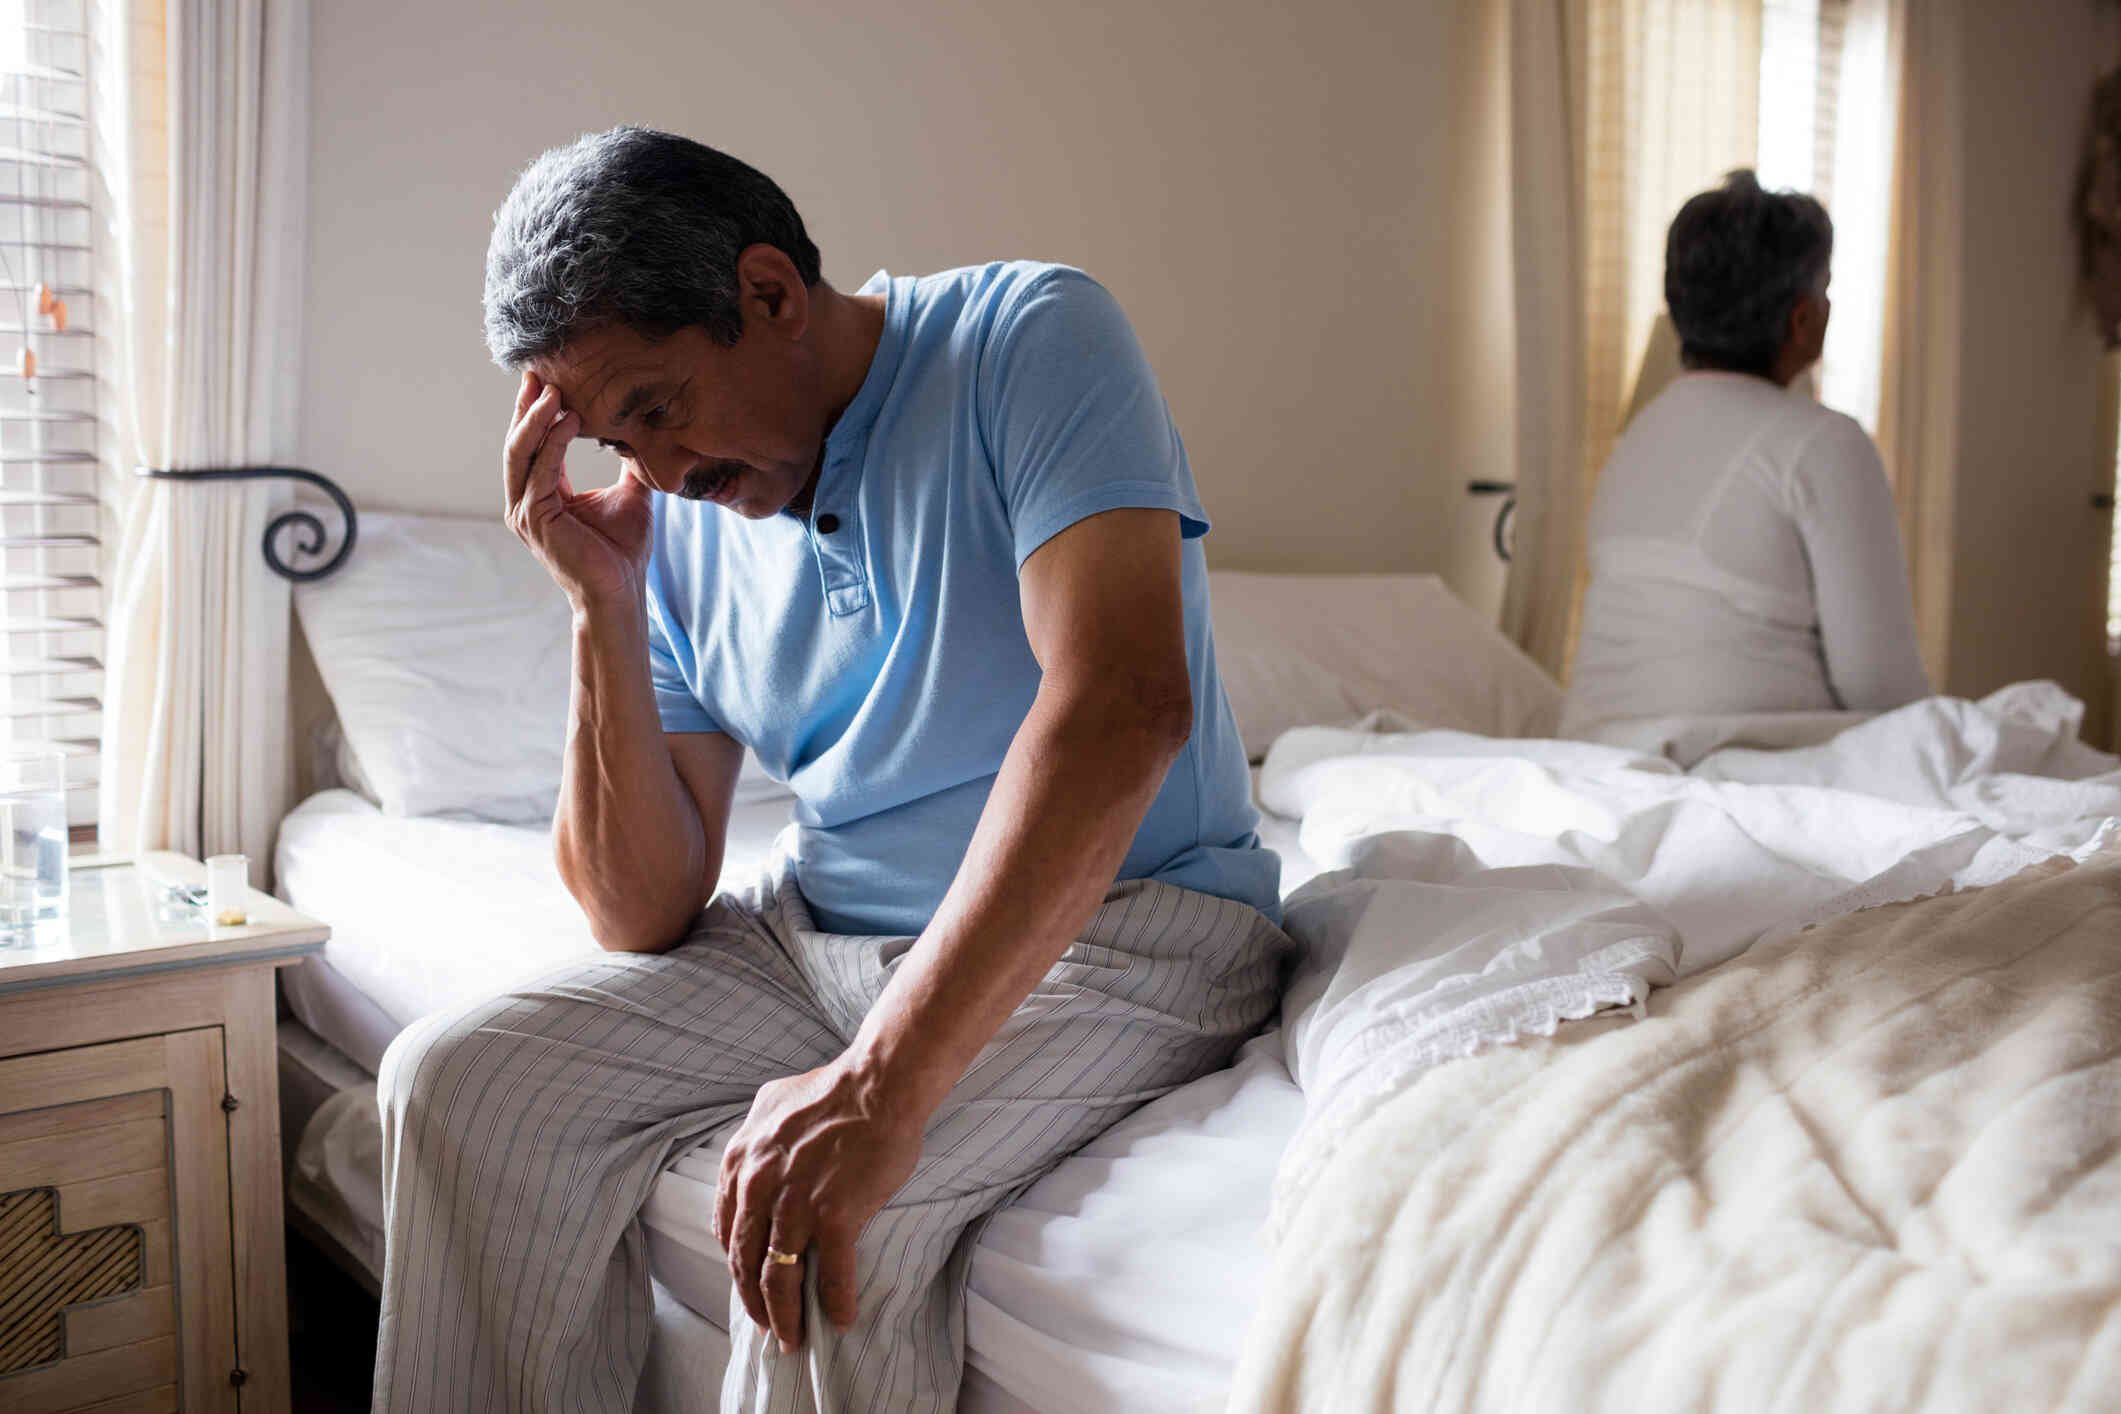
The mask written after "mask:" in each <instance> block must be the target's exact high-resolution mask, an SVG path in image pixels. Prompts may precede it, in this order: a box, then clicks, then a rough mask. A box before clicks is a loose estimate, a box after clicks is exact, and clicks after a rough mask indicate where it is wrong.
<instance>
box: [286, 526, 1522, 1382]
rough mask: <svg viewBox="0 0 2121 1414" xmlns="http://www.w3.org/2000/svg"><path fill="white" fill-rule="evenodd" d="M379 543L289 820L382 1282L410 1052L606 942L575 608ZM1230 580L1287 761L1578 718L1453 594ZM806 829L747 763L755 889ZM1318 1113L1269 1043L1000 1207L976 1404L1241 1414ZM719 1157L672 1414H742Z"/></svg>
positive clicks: (677, 1225) (1287, 887)
mask: <svg viewBox="0 0 2121 1414" xmlns="http://www.w3.org/2000/svg"><path fill="white" fill-rule="evenodd" d="M362 532H363V535H362V546H361V552H360V554H359V555H358V556H357V557H356V558H355V559H354V560H353V561H352V562H351V563H350V564H349V565H348V566H347V568H346V569H345V570H343V571H342V572H341V573H340V574H339V575H338V576H337V577H335V578H334V579H332V580H331V581H329V582H325V583H320V584H316V585H310V586H305V587H304V588H303V589H302V590H300V591H299V592H298V595H297V607H298V612H299V615H300V621H301V625H302V628H303V631H304V635H305V638H306V640H307V642H308V644H309V648H310V651H311V653H312V654H313V656H314V658H315V660H316V663H317V666H318V669H319V672H320V675H321V677H322V679H323V682H324V685H325V687H326V689H327V691H328V693H329V696H330V701H331V707H332V709H333V710H332V713H331V715H330V718H329V719H328V720H327V721H326V722H325V723H323V724H322V727H321V729H320V732H319V741H320V743H321V745H320V746H319V749H318V750H317V752H316V755H317V758H318V764H317V768H316V774H317V776H318V777H319V778H320V783H323V784H325V785H326V787H327V788H325V789H321V790H318V791H317V792H316V793H314V794H312V795H311V796H309V798H307V799H305V800H304V801H303V802H302V803H301V804H300V805H299V806H297V807H296V808H295V809H294V810H293V811H292V812H291V813H290V814H289V815H288V816H287V817H286V819H285V821H284V822H283V823H282V826H281V830H280V835H279V840H278V845H277V850H276V856H275V878H276V888H277V890H278V892H279V893H280V894H281V896H282V897H284V898H286V899H287V900H288V901H289V902H290V903H292V904H294V905H295V906H296V907H297V908H300V909H302V910H303V911H305V912H307V913H310V914H312V915H313V916H316V917H318V918H321V919H324V920H326V921H328V922H329V923H330V924H331V925H332V929H333V936H332V940H331V942H330V944H329V946H328V947H327V949H326V951H325V953H324V955H323V956H322V957H321V958H319V959H316V960H315V961H313V962H312V963H310V964H307V965H305V966H303V967H301V968H297V969H292V970H290V972H289V973H288V974H287V975H286V976H285V978H284V989H283V999H284V1003H285V1008H284V1009H285V1016H284V1018H283V1021H282V1026H281V1071H282V1077H281V1078H282V1096H283V1105H284V1106H285V1109H286V1114H285V1115H284V1123H283V1133H285V1134H286V1135H287V1136H288V1137H289V1142H290V1145H291V1154H290V1161H289V1178H288V1201H289V1206H290V1212H291V1221H293V1222H294V1223H295V1224H296V1225H297V1226H298V1227H300V1228H302V1229H303V1230H304V1231H305V1232H307V1233H308V1234H309V1235H310V1236H311V1237H312V1238H314V1239H315V1240H317V1241H318V1242H319V1243H320V1244H321V1245H323V1246H324V1247H325V1248H326V1250H327V1251H329V1252H331V1253H332V1254H333V1255H334V1256H335V1257H337V1258H338V1259H339V1260H340V1261H341V1263H342V1264H343V1265H345V1266H346V1267H347V1268H348V1269H349V1270H350V1271H351V1272H353V1273H354V1274H355V1275H356V1276H357V1277H359V1278H361V1279H362V1280H364V1281H365V1282H367V1283H368V1284H369V1285H371V1286H373V1285H374V1284H375V1282H376V1280H377V1277H378V1275H379V1273H380V1270H381V1260H382V1252H381V1238H380V1226H381V1195H380V1189H379V1183H378V1177H377V1175H378V1163H379V1159H378V1132H377V1125H376V1117H375V1098H374V1080H373V1076H374V1072H375V1070H376V1068H377V1065H378V1063H379V1062H380V1060H381V1057H382V1054H383V1052H384V1050H385V1049H386V1048H387V1047H388V1045H389V1043H390V1041H391V1039H392V1038H393V1037H394V1036H395V1035H396V1034H397V1032H398V1031H399V1030H401V1029H402V1028H403V1027H404V1026H405V1025H406V1024H408V1023H409V1022H410V1021H412V1020H413V1019H415V1018H417V1017H419V1016H422V1015H425V1014H427V1013H428V1012H430V1011H433V1010H436V1009H439V1008H442V1007H446V1006H451V1005H456V1004H460V1003H462V1002H465V1001H468V1000H471V999H473V998H475V997H477V996H481V995H486V994H489V993H491V992H493V991H495V990H498V989H499V988H500V987H502V986H504V985H505V984H506V983H507V981H508V980H509V979H510V978H512V977H517V976H523V975H528V974H533V973H536V972H538V971H541V970H544V969H546V968H548V967H550V966H552V965H555V964H557V963H558V962H561V961H563V960H564V959H566V958H567V957H569V956H570V955H574V954H577V953H580V952H581V951H583V950H585V949H587V948H588V947H589V946H590V943H589V939H588V935H587V930H586V926H585V924H584V922H583V920H582V917H581V915H580V912H579V910H578V909H577V908H576V907H575V905H574V902H573V900H572V899H571V898H570V897H569V896H568V894H567V893H566V891H565V889H564V888H563V887H562V886H561V884H560V882H559V880H558V877H557V874H556V872H555V870H554V867H553V864H552V859H551V850H550V843H549V838H548V834H547V824H548V821H549V817H550V813H551V810H552V804H553V800H554V798H555V797H556V793H557V787H558V778H559V754H558V753H559V745H560V739H561V734H562V732H563V729H564V713H565V701H566V690H567V679H566V666H567V664H566V636H567V621H566V614H565V607H564V604H563V603H562V602H560V601H559V599H558V596H557V594H556V593H555V592H554V591H553V590H552V589H551V587H550V585H549V584H548V583H546V582H545V581H544V580H543V572H542V571H541V570H540V569H538V567H537V566H536V565H535V564H534V563H533V562H532V561H531V560H530V558H529V556H528V555H527V554H525V553H524V552H523V551H522V550H521V548H520V546H518V545H516V544H515V543H514V541H513V539H512V537H510V536H509V535H508V534H507V532H506V531H505V530H504V529H502V528H501V527H499V526H497V525H492V524H488V523H485V522H479V521H468V520H457V519H451V518H442V517H422V516H394V515H381V514H368V515H364V517H363V519H362ZM1212 579H1213V585H1212V592H1213V594H1214V599H1215V604H1216V610H1217V621H1218V631H1217V652H1218V660H1219V664H1220V666H1221V669H1222V672H1223V675H1224V678H1225V682H1226V684H1227V685H1228V688H1229V691H1230V695H1231V699H1232V704H1233V707H1234V708H1235V710H1236V712H1237V716H1238V719H1239V727H1240V731H1241V733H1242V735H1243V736H1244V739H1245V740H1246V742H1247V743H1248V745H1251V746H1252V747H1253V748H1254V750H1255V751H1256V752H1257V753H1259V754H1262V755H1263V754H1264V751H1265V748H1266V746H1267V744H1268V743H1270V742H1271V741H1272V740H1273V739H1274V738H1275V737H1277V736H1278V735H1280V734H1282V733H1283V732H1285V731H1286V730H1287V729H1288V728H1290V727H1293V726H1296V725H1298V724H1301V723H1306V722H1352V721H1355V720H1358V719H1361V718H1363V717H1364V716H1365V714H1368V713H1371V712H1373V710H1374V709H1377V708H1381V707H1384V706H1387V705H1390V706H1392V707H1394V708H1397V709H1398V710H1400V711H1401V712H1412V713H1414V714H1416V715H1417V716H1418V717H1419V718H1420V720H1422V721H1424V722H1432V723H1437V722H1440V723H1448V724H1453V725H1456V726H1459V727H1462V728H1464V729H1467V730H1476V731H1485V732H1493V733H1496V734H1499V735H1514V734H1526V733H1537V732H1540V731H1544V730H1549V729H1551V725H1552V723H1553V721H1554V720H1555V719H1556V717H1557V715H1558V709H1559V698H1558V693H1557V691H1556V689H1555V688H1554V686H1553V684H1552V682H1551V681H1550V680H1549V679H1547V678H1546V676H1545V675H1544V674H1543V673H1541V672H1540V671H1539V670H1538V669H1537V668H1536V667H1535V666H1533V665H1532V664H1531V663H1530V662H1529V661H1528V660H1526V659H1524V658H1523V657H1522V656H1521V655H1519V654H1517V653H1516V651H1515V650H1514V649H1513V648H1511V647H1510V645H1508V644H1507V643H1506V642H1504V641H1503V640H1502V639H1501V638H1500V637H1499V636H1498V635H1496V634H1495V633H1494V632H1493V631H1492V629H1490V628H1488V627H1487V626H1486V625H1484V624H1482V623H1481V622H1480V621H1479V620H1478V619H1477V617H1476V616H1474V615H1473V614H1472V613H1471V612H1470V611H1468V610H1467V609H1465V608H1464V607H1463V606H1462V605H1460V604H1459V603H1458V602H1457V601H1456V600H1455V599H1453V598H1452V597H1451V596H1450V595H1449V593H1448V591H1447V590H1445V589H1444V588H1443V587H1442V585H1441V584H1440V583H1439V582H1437V581H1436V580H1434V579H1433V578H1431V577H1427V576H1387V577H1374V578H1372V577H1357V576H1347V577H1332V576H1323V577H1293V576H1276V575H1247V574H1225V573H1217V574H1216V575H1214V576H1213V577H1212ZM1410 663H1411V664H1417V665H1419V666H1418V668H1417V669H1415V670H1411V671H1410V670H1409V668H1408V666H1407V665H1408V664H1410ZM1394 720H1398V719H1397V718H1394ZM788 807H789V799H788V797H787V795H786V794H785V792H784V791H782V790H781V789H780V787H779V786H778V784H777V783H775V782H773V781H771V780H769V779H767V778H765V777H764V776H763V774H762V773H760V772H758V771H757V770H756V768H755V767H753V766H751V765H749V764H747V768H746V772H745V776H744V778H743V780H742V781H741V782H740V785H739V793H738V804H737V806H736V810H735V814H734V816H733V819H732V822H731V837H730V840H729V844H728V851H727V857H726V859H725V867H724V877H725V879H732V880H733V879H739V878H745V877H749V876H750V875H751V874H753V873H755V872H756V871H757V870H758V869H759V868H760V867H761V866H762V865H763V864H764V863H765V862H766V860H767V859H768V858H769V857H770V855H771V852H772V850H773V848H774V841H775V838H776V836H777V835H778V833H779V831H780V829H781V827H782V826H783V825H784V824H785V822H786V819H787V815H788ZM1261 833H1262V836H1263V838H1264V840H1265V842H1266V843H1267V844H1268V845H1270V846H1271V847H1273V848H1276V849H1277V850H1278V851H1279V852H1280V853H1281V855H1282V859H1283V888H1284V892H1289V891H1293V890H1294V889H1296V888H1299V887H1301V886H1302V885H1303V884H1304V883H1306V882H1307V881H1308V880H1309V879H1310V877H1311V876H1312V875H1313V874H1315V873H1316V872H1317V869H1316V866H1315V865H1314V864H1313V863H1312V862H1311V861H1310V860H1308V859H1307V858H1306V856H1305V855H1304V853H1303V851H1302V849H1301V846H1300V845H1299V843H1298V841H1297V838H1296V824H1295V821H1293V820H1291V819H1287V818H1282V817H1278V816H1275V815H1272V814H1268V815H1265V816H1264V817H1263V819H1262V825H1261ZM1304 1110H1305V1104H1304V1097H1303V1095H1302V1092H1301V1091H1300V1090H1299V1089H1298V1087H1297V1086H1296V1084H1295V1083H1294V1081H1293V1080H1292V1079H1291V1077H1290V1074H1289V1071H1288V1069H1287V1066H1286V1064H1285V1062H1284V1051H1283V1046H1282V1043H1281V1038H1280V1036H1279V1035H1278V1033H1276V1032H1274V1031H1272V1030H1270V1031H1268V1032H1267V1033H1266V1034H1263V1035H1262V1036H1260V1037H1257V1038H1255V1039H1254V1040H1253V1041H1251V1042H1250V1043H1248V1045H1247V1046H1246V1047H1245V1048H1244V1049H1243V1051H1242V1052H1241V1054H1240V1055H1239V1056H1238V1057H1237V1059H1236V1061H1235V1062H1234V1063H1233V1064H1232V1065H1231V1066H1230V1067H1228V1068H1227V1069H1225V1070H1223V1071H1220V1072H1217V1073H1216V1074H1214V1075H1210V1076H1207V1077H1204V1078H1202V1079H1201V1080H1199V1081H1196V1082H1195V1083H1193V1084H1191V1085H1188V1086H1185V1087H1182V1088H1181V1089H1180V1090H1178V1091H1176V1092H1174V1093H1172V1094H1170V1095H1168V1096H1166V1097H1164V1098H1163V1099H1161V1100H1159V1101H1156V1102H1155V1103H1152V1104H1151V1105H1149V1106H1146V1107H1145V1108H1144V1109H1142V1110H1140V1111H1139V1112H1137V1113H1136V1114H1135V1115H1133V1116H1131V1117H1130V1118H1129V1119H1127V1120H1126V1121H1124V1122H1123V1123H1121V1124H1120V1125H1118V1126H1116V1127H1115V1128H1114V1129H1112V1130H1111V1131H1109V1132H1107V1133H1106V1134H1105V1135H1103V1136H1102V1137H1100V1138H1099V1139H1098V1140H1097V1141H1096V1142H1095V1143H1093V1144H1091V1145H1090V1146H1088V1147H1087V1148H1086V1149H1084V1150H1082V1151H1081V1152H1079V1153H1078V1154H1076V1155H1074V1156H1073V1157H1071V1158H1070V1159H1068V1160H1067V1161H1065V1162H1063V1163H1062V1164H1061V1165H1060V1166H1058V1167H1057V1168H1056V1169H1055V1170H1054V1171H1053V1172H1051V1173H1050V1174H1049V1175H1047V1176H1046V1177H1045V1178H1044V1179H1043V1180H1042V1181H1041V1182H1039V1183H1038V1184H1037V1185H1035V1186H1034V1187H1033V1188H1032V1189H1030V1190H1029V1191H1028V1192H1027V1193H1026V1194H1025V1195H1024V1196H1023V1197H1022V1198H1021V1199H1019V1200H1018V1201H1017V1202H1016V1203H1014V1204H1012V1205H1011V1206H1010V1207H1008V1208H1007V1209H1005V1210H1004V1211H1003V1212H1002V1213H1000V1214H999V1215H998V1216H997V1217H996V1218H995V1219H994V1220H993V1221H992V1222H991V1223H990V1224H989V1225H988V1226H987V1228H986V1230H985V1232H984V1235H983V1237H982V1239H981V1241H980V1244H979V1247H978V1249H977V1252H976V1254H975V1257H974V1261H973V1266H972V1272H971V1277H970V1299H969V1301H968V1309H967V1375H966V1385H965V1390H964V1393H963V1396H962V1399H961V1404H960V1407H961V1408H963V1409H965V1410H968V1411H985V1412H986V1414H993V1411H1007V1412H1008V1414H1019V1412H1020V1411H1033V1410H1035V1411H1043V1412H1044V1414H1064V1412H1065V1411H1085V1414H1088V1412H1089V1411H1127V1410H1141V1411H1152V1410H1153V1411H1167V1410H1173V1409H1192V1408H1213V1407H1218V1406H1219V1405H1220V1403H1221V1401H1222V1400H1223V1398H1224V1397H1225V1394H1226V1392H1227V1389H1228V1383H1229V1380H1230V1377H1231V1372H1232V1371H1233V1369H1234V1368H1235V1367H1236V1363H1237V1356H1238V1349H1239V1344H1240V1341H1241V1337H1242V1333H1243V1331H1244V1329H1245V1326H1246V1322H1247V1320H1248V1319H1249V1317H1250V1315H1251V1313H1252V1311H1253V1309H1254V1308H1255V1306H1256V1305H1257V1297H1258V1292H1259V1289H1260V1284H1261V1282H1262V1281H1263V1280H1264V1278H1265V1272H1266V1264H1267V1259H1268V1250H1267V1248H1266V1246H1265V1244H1264V1243H1263V1242H1262V1241H1261V1240H1260V1234H1261V1233H1262V1231H1263V1230H1264V1224H1265V1221H1266V1217H1267V1213H1268V1208H1269V1203H1270V1198H1271V1193H1272V1187H1273V1178H1274V1174H1275V1171H1276V1168H1277V1165H1278V1164H1279V1162H1280V1160H1281V1157H1282V1154H1283V1151H1284V1148H1285V1146H1286V1144H1287V1143H1288V1140H1289V1138H1290V1136H1291V1135H1293V1134H1294V1133H1295V1132H1296V1131H1297V1129H1298V1128H1299V1126H1300V1124H1301V1121H1302V1118H1303V1114H1304ZM717 1162H718V1155H717V1153H716V1151H714V1150H712V1149H707V1150H700V1151H695V1152H693V1153H690V1154H687V1155H685V1156H683V1157H681V1158H680V1159H679V1160H678V1161H676V1163H675V1164H674V1165H673V1166H672V1167H671V1168H670V1169H669V1170H668V1171H667V1172H666V1173H665V1174H664V1176H663V1178H662V1179H661V1180H660V1181H659V1183H658V1185H657V1187H656V1189H655V1190H654V1191H653V1193H652V1194H651V1197H650V1199H649V1201H648V1204H647V1207H646V1209H645V1210H644V1213H643V1219H644V1224H645V1227H646V1230H647V1233H648V1239H649V1246H650V1252H651V1257H652V1262H651V1266H652V1271H653V1273H654V1277H655V1283H656V1284H655V1298H656V1312H657V1314H656V1337H655V1340H654V1342H653V1344H652V1346H651V1351H650V1357H649V1365H648V1369H647V1372H646V1376H645V1378H644V1380H643V1384H642V1388H641V1393H640V1398H639V1401H638V1407H640V1408H641V1409H644V1410H662V1411H671V1412H672V1414H678V1411H697V1410H709V1409H712V1408H713V1407H714V1403H715V1400H714V1391H715V1390H716V1389H717V1388H718V1385H719V1379H720V1368H721V1364H722V1362H723V1360H724V1359H725V1358H726V1354H727V1340H726V1337H725V1336H724V1334H723V1332H722V1327H721V1322H722V1320H723V1318H724V1313H725V1312H726V1310H727V1302H728V1282H727V1278H726V1274H725V1272H724V1268H723V1259H722V1254H721V1252H720V1249H719V1247H718V1246H716V1244H715V1243H714V1240H713V1238H712V1236H711V1233H710V1231H709V1218H710V1213H711V1201H712V1193H713V1180H714V1175H715V1171H716V1164H717Z"/></svg>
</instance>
